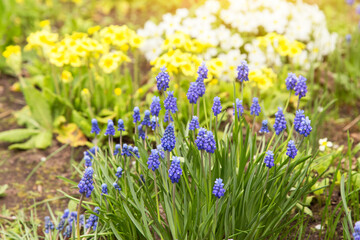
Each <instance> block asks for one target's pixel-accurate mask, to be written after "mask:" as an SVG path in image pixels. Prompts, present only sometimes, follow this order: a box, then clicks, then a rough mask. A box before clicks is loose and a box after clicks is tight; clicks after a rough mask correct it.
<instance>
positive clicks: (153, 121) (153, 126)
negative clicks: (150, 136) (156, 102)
mask: <svg viewBox="0 0 360 240" xmlns="http://www.w3.org/2000/svg"><path fill="white" fill-rule="evenodd" d="M157 122H158V117H156V116H152V117H151V120H150V127H151V130H153V131H155V129H156V128H157V127H159V126H160V125H159V124H158V123H157Z"/></svg>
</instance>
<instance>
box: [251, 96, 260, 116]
mask: <svg viewBox="0 0 360 240" xmlns="http://www.w3.org/2000/svg"><path fill="white" fill-rule="evenodd" d="M260 112H261V107H260V105H259V99H258V98H256V97H254V98H253V100H252V104H251V107H250V115H256V116H259V114H260Z"/></svg>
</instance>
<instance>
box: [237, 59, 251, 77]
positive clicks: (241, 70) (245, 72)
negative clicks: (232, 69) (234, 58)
mask: <svg viewBox="0 0 360 240" xmlns="http://www.w3.org/2000/svg"><path fill="white" fill-rule="evenodd" d="M236 70H237V77H236V79H237V80H238V81H239V82H243V81H249V67H248V65H247V62H246V61H245V60H244V61H241V64H240V65H239V66H238V67H237V69H236Z"/></svg>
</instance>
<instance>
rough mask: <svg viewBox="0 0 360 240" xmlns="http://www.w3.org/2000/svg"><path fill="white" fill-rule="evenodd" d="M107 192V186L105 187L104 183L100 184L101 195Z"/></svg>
mask: <svg viewBox="0 0 360 240" xmlns="http://www.w3.org/2000/svg"><path fill="white" fill-rule="evenodd" d="M108 193H109V192H108V187H107V185H106V183H103V184H102V185H101V195H104V194H108Z"/></svg>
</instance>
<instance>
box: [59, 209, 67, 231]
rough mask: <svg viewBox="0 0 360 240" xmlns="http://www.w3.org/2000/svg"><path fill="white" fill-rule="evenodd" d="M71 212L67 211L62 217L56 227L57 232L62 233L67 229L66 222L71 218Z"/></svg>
mask: <svg viewBox="0 0 360 240" xmlns="http://www.w3.org/2000/svg"><path fill="white" fill-rule="evenodd" d="M69 214H70V211H69V209H65V211H64V214H63V215H62V217H61V219H60V222H59V225H58V226H57V227H56V229H57V230H59V231H62V230H63V229H64V227H65V222H66V220H67V218H68V217H69Z"/></svg>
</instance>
